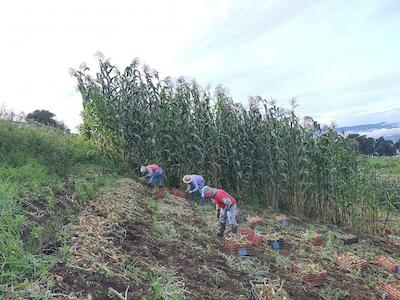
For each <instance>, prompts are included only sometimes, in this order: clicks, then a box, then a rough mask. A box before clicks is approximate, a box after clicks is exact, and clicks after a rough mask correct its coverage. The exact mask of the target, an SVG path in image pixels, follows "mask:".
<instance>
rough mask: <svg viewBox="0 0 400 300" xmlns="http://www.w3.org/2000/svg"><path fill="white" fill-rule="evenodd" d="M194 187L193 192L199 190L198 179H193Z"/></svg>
mask: <svg viewBox="0 0 400 300" xmlns="http://www.w3.org/2000/svg"><path fill="white" fill-rule="evenodd" d="M193 185H194V189H193V190H191V192H192V193H194V192H197V191H198V190H199V184H198V183H197V182H196V181H193Z"/></svg>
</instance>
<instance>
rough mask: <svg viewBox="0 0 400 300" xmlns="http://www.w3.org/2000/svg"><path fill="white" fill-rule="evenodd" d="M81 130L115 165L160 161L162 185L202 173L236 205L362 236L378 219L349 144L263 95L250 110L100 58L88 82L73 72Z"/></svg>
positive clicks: (372, 192) (220, 93)
mask: <svg viewBox="0 0 400 300" xmlns="http://www.w3.org/2000/svg"><path fill="white" fill-rule="evenodd" d="M75 76H76V78H77V80H78V87H79V90H80V92H81V95H82V98H83V107H84V111H83V117H84V125H83V128H82V130H83V132H84V133H85V135H86V136H87V137H90V138H91V139H92V141H93V143H94V144H95V146H96V147H97V149H98V150H99V151H101V152H102V153H103V154H104V155H105V156H106V157H108V158H109V159H111V160H114V161H123V162H126V163H127V164H129V165H130V166H133V167H134V168H137V167H138V166H139V165H141V164H144V163H150V162H152V163H158V164H160V165H161V166H162V167H163V169H164V170H165V174H166V183H167V184H169V185H170V186H178V185H180V178H181V177H182V174H187V173H191V172H196V173H200V174H202V175H203V176H205V178H207V181H208V183H209V184H211V185H214V186H219V187H224V189H225V190H227V191H229V192H230V193H232V194H233V195H235V196H237V197H238V198H239V199H240V200H241V201H242V202H245V203H249V204H253V205H256V204H258V205H259V206H262V207H267V206H271V207H272V208H274V209H281V210H286V211H290V212H292V213H296V214H300V215H305V216H309V217H317V218H320V219H322V220H324V221H327V222H330V223H337V224H342V225H346V226H349V227H358V228H360V229H362V228H363V225H364V223H363V220H364V219H367V218H368V219H373V220H376V219H377V213H378V185H377V184H376V181H375V178H374V176H373V174H371V170H370V168H368V165H367V164H366V162H365V161H363V160H358V159H357V151H356V149H355V146H354V144H353V142H352V141H351V140H349V139H347V138H344V137H342V136H340V135H337V134H336V133H335V132H334V131H333V130H328V131H323V130H321V128H320V126H319V124H317V123H316V122H314V121H313V120H312V119H311V118H305V119H304V120H300V119H299V118H298V117H297V116H296V115H295V113H294V109H295V107H296V105H295V103H294V102H293V103H292V107H291V109H289V110H286V109H282V108H280V107H277V106H276V105H275V103H274V102H272V101H271V102H268V101H266V100H265V99H262V98H261V97H252V98H251V99H250V109H249V110H245V109H244V108H243V106H241V105H240V104H238V103H234V102H233V100H232V99H231V98H230V97H229V96H228V95H227V93H226V91H225V90H224V89H222V88H221V87H218V88H217V89H216V91H215V94H214V96H213V95H211V92H210V91H209V90H208V89H203V88H202V87H200V86H198V85H197V84H196V83H195V82H192V83H187V82H185V81H184V80H183V79H179V80H178V81H177V82H176V84H173V83H171V81H169V80H168V79H164V80H160V79H159V77H158V74H157V73H156V72H153V71H150V70H149V69H148V68H147V67H144V68H141V67H140V66H139V64H138V62H137V61H134V62H133V63H132V64H130V65H129V66H128V67H126V68H125V70H123V71H120V70H118V69H117V68H116V67H115V66H113V65H112V64H111V63H110V62H109V61H108V60H102V59H100V72H99V73H97V74H96V79H93V78H92V77H91V76H89V74H88V68H85V69H84V70H80V71H76V72H75Z"/></svg>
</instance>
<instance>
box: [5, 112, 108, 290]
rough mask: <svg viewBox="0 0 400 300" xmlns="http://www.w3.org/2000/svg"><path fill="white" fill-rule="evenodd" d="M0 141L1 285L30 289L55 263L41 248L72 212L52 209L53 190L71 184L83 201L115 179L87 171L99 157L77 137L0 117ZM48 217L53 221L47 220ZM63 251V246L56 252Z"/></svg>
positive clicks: (64, 250) (75, 194) (54, 201)
mask: <svg viewBox="0 0 400 300" xmlns="http://www.w3.org/2000/svg"><path fill="white" fill-rule="evenodd" d="M0 141H1V143H0V253H1V255H0V286H2V285H4V284H7V287H8V288H15V287H17V288H16V289H17V290H18V289H24V284H21V283H23V282H27V287H29V286H30V282H31V281H34V280H39V279H40V278H41V279H43V278H45V276H46V273H47V271H48V269H49V268H50V267H51V265H52V263H54V262H55V259H56V257H55V256H52V255H46V254H43V252H42V251H43V247H45V246H46V241H48V240H47V238H48V237H49V235H50V234H52V235H54V236H56V235H57V233H58V232H59V230H60V229H61V227H62V225H63V224H62V221H60V219H61V218H62V217H66V215H68V213H71V212H73V211H72V210H71V209H67V208H65V209H63V210H62V211H60V210H57V209H56V205H57V201H58V200H57V199H56V197H55V195H54V191H56V190H63V189H64V186H65V185H66V182H70V184H71V185H72V186H71V187H70V189H71V190H74V189H75V192H74V193H73V197H75V198H76V199H75V200H79V201H78V202H80V203H83V202H84V201H85V200H87V199H89V198H90V197H93V196H94V195H95V194H96V193H98V192H99V190H100V188H102V187H105V186H106V187H107V186H110V185H112V183H113V182H114V181H115V178H114V177H113V176H109V175H105V174H102V172H100V171H98V172H99V174H95V175H92V174H90V172H91V171H93V170H95V167H94V166H98V165H100V162H101V161H100V160H99V159H98V158H97V157H96V155H95V154H94V151H93V147H92V146H91V143H90V142H88V141H85V140H84V139H83V138H82V137H79V136H72V135H67V134H64V133H62V132H61V131H59V130H57V129H53V128H50V127H42V126H35V125H32V124H26V123H17V122H7V121H2V120H0ZM82 166H84V168H85V169H86V171H83V167H82ZM96 171H97V170H96ZM73 181H75V182H76V185H75V186H74V185H73V183H71V182H73ZM64 193H66V191H64ZM71 193H72V191H71ZM62 201H65V199H62ZM71 201H73V199H72V200H71ZM53 210H54V211H53ZM60 214H61V215H60ZM41 216H46V218H43V217H41ZM52 217H54V219H55V220H53V221H54V222H52V224H48V223H46V222H49V221H50V218H52ZM42 222H44V223H42ZM50 225H51V226H50ZM55 239H56V237H55ZM55 241H56V240H53V241H52V242H55ZM67 250H68V248H63V247H62V248H61V249H60V256H62V257H64V256H65V255H66V251H67ZM3 293H5V291H4V290H3V292H2V291H1V290H0V298H1V296H2V295H3ZM32 293H33V292H32ZM35 293H36V292H35Z"/></svg>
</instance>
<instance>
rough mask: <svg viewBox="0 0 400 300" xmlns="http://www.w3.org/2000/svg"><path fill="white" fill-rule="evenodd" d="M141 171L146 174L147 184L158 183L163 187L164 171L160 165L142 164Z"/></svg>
mask: <svg viewBox="0 0 400 300" xmlns="http://www.w3.org/2000/svg"><path fill="white" fill-rule="evenodd" d="M140 172H142V173H144V174H146V178H147V186H149V187H151V186H152V185H158V187H160V188H162V187H163V179H164V171H163V169H161V167H160V166H158V165H155V164H153V165H148V166H141V167H140Z"/></svg>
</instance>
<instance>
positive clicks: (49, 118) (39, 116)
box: [26, 109, 70, 133]
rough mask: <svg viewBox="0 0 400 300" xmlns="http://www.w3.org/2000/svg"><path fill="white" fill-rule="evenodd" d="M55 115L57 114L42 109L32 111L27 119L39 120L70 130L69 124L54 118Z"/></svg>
mask: <svg viewBox="0 0 400 300" xmlns="http://www.w3.org/2000/svg"><path fill="white" fill-rule="evenodd" d="M54 117H55V114H53V113H52V112H50V111H48V110H45V109H41V110H35V111H34V112H31V113H30V114H28V115H27V116H26V120H27V121H34V122H38V123H41V124H44V125H47V126H51V127H55V128H58V129H61V130H63V131H65V132H68V133H69V132H70V130H69V129H68V127H67V126H65V124H64V123H63V122H60V121H57V120H54V119H53V118H54Z"/></svg>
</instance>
